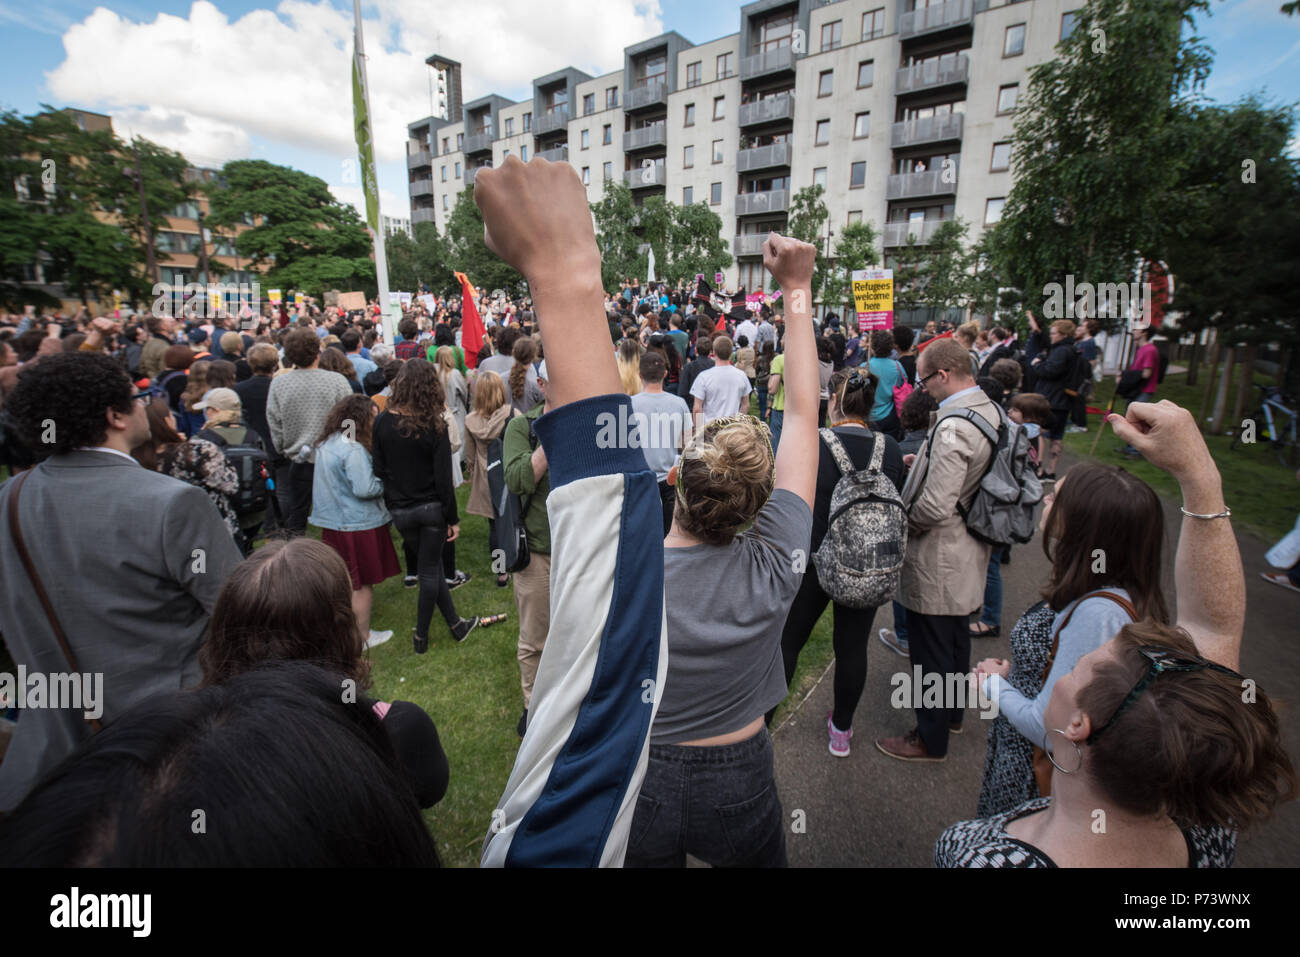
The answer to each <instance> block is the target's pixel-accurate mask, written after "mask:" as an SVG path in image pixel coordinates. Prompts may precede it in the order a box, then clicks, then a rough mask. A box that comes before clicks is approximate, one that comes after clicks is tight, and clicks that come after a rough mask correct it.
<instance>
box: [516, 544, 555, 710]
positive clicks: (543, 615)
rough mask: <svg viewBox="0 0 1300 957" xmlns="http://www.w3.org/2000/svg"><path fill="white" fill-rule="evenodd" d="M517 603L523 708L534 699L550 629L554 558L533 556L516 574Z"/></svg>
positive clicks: (534, 554)
mask: <svg viewBox="0 0 1300 957" xmlns="http://www.w3.org/2000/svg"><path fill="white" fill-rule="evenodd" d="M514 574H515V602H516V603H517V604H518V606H519V653H518V657H519V684H520V686H521V687H522V688H523V692H524V707H525V708H527V707H529V703H530V702H531V701H532V697H533V679H534V678H536V677H537V665H538V663H539V662H540V661H541V660H542V649H543V648H544V647H546V632H547V631H548V630H549V629H550V627H551V556H550V555H539V554H537V553H536V552H534V553H533V556H532V558H531V559H530V560H529V562H528V567H527V568H525V569H524V570H523V571H520V572H515V573H514Z"/></svg>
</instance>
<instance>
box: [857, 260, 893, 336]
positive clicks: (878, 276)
mask: <svg viewBox="0 0 1300 957" xmlns="http://www.w3.org/2000/svg"><path fill="white" fill-rule="evenodd" d="M851 279H852V281H853V307H854V309H855V311H856V312H857V314H858V329H859V331H861V332H875V331H876V330H877V329H892V328H894V271H893V270H892V269H856V270H854V271H853V273H852V274H851Z"/></svg>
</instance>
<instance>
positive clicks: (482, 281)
mask: <svg viewBox="0 0 1300 957" xmlns="http://www.w3.org/2000/svg"><path fill="white" fill-rule="evenodd" d="M445 240H446V259H445V262H446V264H447V266H449V267H450V268H451V269H452V270H456V271H459V272H463V273H464V274H465V275H466V276H467V277H468V278H469V281H470V282H472V283H473V284H474V287H475V288H476V289H479V290H485V291H487V292H492V291H493V290H496V289H502V290H505V291H506V292H507V293H511V294H515V295H522V294H523V293H524V291H525V289H526V288H527V287H526V284H525V282H524V277H523V276H521V275H520V274H519V273H518V272H517V271H515V270H514V269H513V268H511V267H510V266H508V265H507V264H506V263H505V262H503V261H502V260H501V259H500V257H498V256H497V254H496V253H494V252H492V250H490V249H488V248H487V243H486V242H484V240H483V214H482V213H481V212H480V211H479V208H478V204H477V203H475V202H474V187H473V186H467V187H465V188H464V189H462V190H461V191H460V195H459V196H457V197H456V205H455V206H453V207H452V209H451V217H450V218H449V219H448V220H447V235H446V237H445Z"/></svg>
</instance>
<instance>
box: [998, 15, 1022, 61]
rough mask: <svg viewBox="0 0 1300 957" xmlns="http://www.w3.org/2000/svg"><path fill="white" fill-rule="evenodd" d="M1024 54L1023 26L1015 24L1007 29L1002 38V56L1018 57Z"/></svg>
mask: <svg viewBox="0 0 1300 957" xmlns="http://www.w3.org/2000/svg"><path fill="white" fill-rule="evenodd" d="M1024 52H1025V25H1024V24H1023V23H1017V24H1014V25H1012V26H1009V27H1007V32H1006V36H1004V37H1003V38H1002V55H1003V56H1004V57H1007V56H1020V54H1022V53H1024Z"/></svg>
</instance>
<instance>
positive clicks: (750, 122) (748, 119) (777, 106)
mask: <svg viewBox="0 0 1300 957" xmlns="http://www.w3.org/2000/svg"><path fill="white" fill-rule="evenodd" d="M793 119H794V94H793V93H782V94H781V95H780V96H769V97H768V98H767V99H765V100H759V101H758V102H756V103H744V104H742V105H741V107H740V126H741V128H742V129H743V128H744V127H746V126H758V125H759V124H760V123H777V122H780V121H781V120H793Z"/></svg>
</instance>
